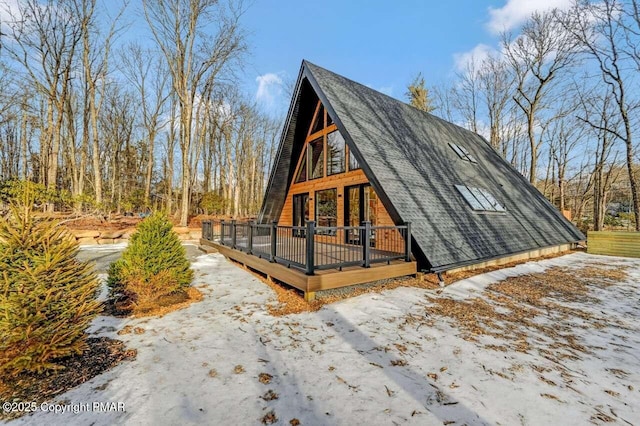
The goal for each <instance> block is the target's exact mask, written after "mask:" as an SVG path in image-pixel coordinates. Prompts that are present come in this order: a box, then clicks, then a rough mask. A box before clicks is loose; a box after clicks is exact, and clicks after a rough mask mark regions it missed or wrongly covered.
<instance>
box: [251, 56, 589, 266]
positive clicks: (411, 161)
mask: <svg viewBox="0 0 640 426" xmlns="http://www.w3.org/2000/svg"><path fill="white" fill-rule="evenodd" d="M318 98H319V99H320V100H321V101H322V103H323V105H324V106H325V108H326V109H327V112H328V114H329V115H330V116H331V118H332V119H333V121H334V122H335V123H336V124H337V126H338V129H339V130H340V132H341V133H342V135H343V137H344V138H345V140H346V143H347V145H348V146H349V149H350V151H351V152H353V153H354V155H355V157H356V159H357V160H358V162H359V163H360V165H361V166H362V169H363V171H364V173H365V175H366V176H367V178H368V179H369V182H370V183H371V185H372V186H373V188H374V189H375V191H376V193H377V194H378V196H379V198H380V200H381V201H382V203H383V204H384V206H385V208H386V209H387V212H388V213H389V215H390V216H391V218H392V219H393V220H394V221H395V222H396V224H402V223H404V222H411V224H412V235H413V241H412V251H413V254H414V256H415V257H416V258H417V259H418V261H419V262H420V263H421V265H422V267H423V268H425V269H429V270H431V271H434V272H440V271H445V270H448V269H453V268H457V267H461V266H465V265H469V264H474V263H479V262H483V261H486V260H490V259H495V258H500V257H504V256H508V255H511V254H516V253H523V252H527V251H530V250H535V249H538V248H544V247H550V246H556V245H560V244H565V243H573V242H577V241H581V240H584V239H585V237H584V235H583V234H582V233H581V232H580V231H579V230H578V229H577V228H576V227H575V226H573V225H572V224H571V223H570V222H569V221H567V220H566V219H565V218H564V217H563V216H562V215H561V214H560V212H559V211H558V210H557V209H556V208H555V207H554V206H553V205H552V204H551V203H550V202H549V201H548V200H547V199H546V198H545V197H544V196H543V195H542V194H541V193H540V192H539V191H538V190H537V189H536V188H535V187H533V186H532V185H531V184H530V183H529V182H528V181H527V179H525V178H524V177H523V176H522V175H521V174H520V173H519V172H518V171H517V170H515V169H514V168H513V167H512V166H511V165H510V164H509V163H508V162H506V161H505V160H504V159H502V157H500V155H499V154H498V153H497V152H496V151H495V150H494V149H493V148H492V147H491V146H490V145H489V143H488V142H487V141H486V140H485V139H484V138H482V137H481V136H479V135H477V134H475V133H473V132H470V131H468V130H466V129H463V128H462V127H459V126H456V125H455V124H452V123H449V122H447V121H445V120H442V119H440V118H438V117H436V116H434V115H431V114H429V113H426V112H424V111H420V110H418V109H416V108H414V107H412V106H410V105H407V104H405V103H403V102H400V101H398V100H396V99H394V98H391V97H389V96H387V95H385V94H383V93H380V92H377V91H375V90H373V89H370V88H368V87H366V86H364V85H362V84H359V83H356V82H354V81H352V80H349V79H347V78H345V77H342V76H340V75H338V74H335V73H333V72H331V71H328V70H326V69H324V68H321V67H319V66H317V65H314V64H311V63H309V62H307V61H303V62H302V67H301V70H300V74H299V76H298V82H297V84H296V89H295V92H294V96H293V99H292V102H291V107H290V109H289V113H288V116H287V120H286V122H285V127H284V130H283V134H282V138H281V141H280V146H279V149H278V153H277V156H276V159H275V164H274V167H273V169H272V172H271V176H270V180H269V184H268V186H267V191H266V194H265V201H264V204H263V208H262V212H261V216H260V218H261V220H262V221H264V222H266V221H271V220H277V219H278V217H279V216H280V212H281V210H282V208H283V205H284V201H285V197H286V194H287V190H288V187H289V185H290V182H291V180H292V177H293V172H294V168H295V160H296V159H297V158H298V156H299V155H300V150H301V146H302V140H304V136H303V135H302V136H301V134H302V133H303V132H304V130H303V129H301V128H302V127H304V123H306V124H307V125H308V122H309V121H310V119H311V114H312V105H314V104H313V102H314V100H317V99H318ZM298 123H303V124H302V125H301V126H297V124H298ZM450 143H452V144H456V145H458V146H461V147H463V148H464V149H466V150H467V151H468V152H469V154H471V155H472V156H473V157H474V159H475V160H476V163H472V162H469V161H464V160H463V159H461V158H460V156H459V155H458V154H457V153H456V152H455V151H454V149H452V147H451V145H450ZM456 185H466V186H468V187H476V188H481V189H483V190H485V191H487V192H488V193H490V194H492V195H493V196H494V197H495V199H496V200H497V201H498V202H499V203H500V204H501V205H502V206H504V208H505V210H506V211H504V212H478V211H474V210H473V209H472V208H471V207H470V206H469V205H468V203H467V202H466V201H465V199H464V197H463V196H462V194H461V193H460V192H459V191H458V190H457V189H456Z"/></svg>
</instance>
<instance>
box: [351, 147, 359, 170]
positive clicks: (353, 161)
mask: <svg viewBox="0 0 640 426" xmlns="http://www.w3.org/2000/svg"><path fill="white" fill-rule="evenodd" d="M359 168H360V164H358V160H356V157H355V156H354V155H353V152H351V150H349V170H358V169H359Z"/></svg>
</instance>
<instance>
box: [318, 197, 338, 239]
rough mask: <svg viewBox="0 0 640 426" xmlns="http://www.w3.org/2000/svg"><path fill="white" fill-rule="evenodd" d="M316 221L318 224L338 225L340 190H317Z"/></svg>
mask: <svg viewBox="0 0 640 426" xmlns="http://www.w3.org/2000/svg"><path fill="white" fill-rule="evenodd" d="M316 223H317V225H318V226H338V190H337V189H336V188H333V189H324V190H322V191H316ZM319 233H329V232H319Z"/></svg>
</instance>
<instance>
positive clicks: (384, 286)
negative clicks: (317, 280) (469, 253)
mask: <svg viewBox="0 0 640 426" xmlns="http://www.w3.org/2000/svg"><path fill="white" fill-rule="evenodd" d="M574 251H575V250H574ZM568 253H571V252H570V251H568V252H562V253H554V254H550V255H547V256H542V257H539V258H537V259H535V260H543V259H552V258H555V257H560V256H564V255H566V254H568ZM231 261H232V260H231ZM530 261H531V259H527V260H521V261H516V262H511V263H508V264H505V265H500V266H489V267H486V268H482V269H476V270H473V271H464V272H458V273H455V274H445V276H444V280H445V284H451V283H453V282H455V281H459V280H462V279H466V278H469V277H472V276H475V275H480V274H484V273H486V272H491V271H495V270H498V269H504V268H509V267H513V266H517V265H521V264H523V263H527V262H530ZM232 262H233V263H234V264H236V265H237V266H238V267H241V268H243V269H245V270H246V271H248V272H250V273H251V274H253V275H254V276H256V277H257V278H259V279H260V280H261V281H263V282H264V283H266V284H267V285H268V286H269V287H271V288H272V289H273V290H274V291H275V293H276V297H277V299H278V304H277V305H275V306H273V305H271V306H268V307H267V310H268V312H269V314H271V315H273V316H284V315H290V314H299V313H302V312H314V311H317V310H319V309H320V308H322V307H323V306H324V305H328V304H331V303H335V302H338V301H340V300H344V299H349V298H351V297H357V296H360V295H362V294H367V293H380V292H383V291H385V290H392V289H395V288H398V287H415V288H422V289H427V290H435V289H438V288H440V283H439V281H438V278H437V276H436V275H435V274H427V275H424V276H423V277H422V279H418V278H414V277H402V278H395V279H390V280H384V281H381V282H380V283H379V284H376V285H357V286H353V287H351V288H349V287H345V288H341V289H340V291H339V292H335V293H327V295H322V296H318V298H317V299H316V300H314V301H312V302H307V301H305V300H304V294H303V293H302V292H301V291H299V290H297V289H294V288H292V287H291V286H288V285H287V284H284V283H280V282H278V281H276V280H271V279H267V278H265V276H264V275H263V274H260V273H259V272H256V271H253V270H252V269H250V268H245V267H244V266H243V265H241V264H240V263H237V262H234V261H232ZM586 269H590V268H586ZM597 271H601V275H602V274H611V275H609V277H610V278H611V279H612V280H615V279H616V278H614V277H615V276H616V273H615V272H613V271H609V272H607V271H606V270H603V269H599V268H597V267H596V268H595V269H594V272H597ZM602 271H605V272H602ZM583 273H585V274H588V273H589V271H583ZM618 279H620V278H618Z"/></svg>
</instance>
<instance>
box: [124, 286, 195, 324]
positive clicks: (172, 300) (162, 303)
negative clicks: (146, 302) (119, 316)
mask: <svg viewBox="0 0 640 426" xmlns="http://www.w3.org/2000/svg"><path fill="white" fill-rule="evenodd" d="M202 298H203V295H202V293H201V292H200V290H198V289H197V288H195V287H189V288H187V290H186V292H184V293H181V294H178V295H174V296H171V297H166V298H162V299H159V300H158V302H157V304H156V305H155V306H149V307H147V309H145V310H144V311H141V312H140V311H136V312H134V313H133V317H134V318H141V317H152V316H159V317H161V316H164V315H166V314H168V313H170V312H173V311H177V310H180V309H184V308H186V307H188V306H190V305H191V304H192V303H196V302H199V301H201V300H202Z"/></svg>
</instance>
